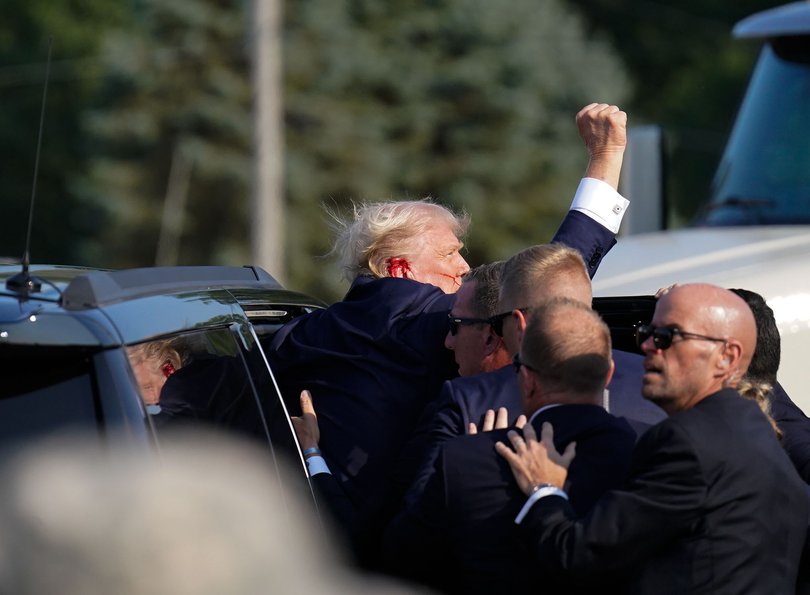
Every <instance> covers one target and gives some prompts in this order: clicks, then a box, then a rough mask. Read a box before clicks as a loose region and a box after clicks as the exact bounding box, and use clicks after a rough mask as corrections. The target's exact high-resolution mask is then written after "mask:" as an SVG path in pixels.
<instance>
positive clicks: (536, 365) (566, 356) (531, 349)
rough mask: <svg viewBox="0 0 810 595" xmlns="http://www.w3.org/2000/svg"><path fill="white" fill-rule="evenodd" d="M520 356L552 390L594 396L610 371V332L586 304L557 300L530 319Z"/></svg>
mask: <svg viewBox="0 0 810 595" xmlns="http://www.w3.org/2000/svg"><path fill="white" fill-rule="evenodd" d="M520 353H521V359H523V361H524V362H525V363H526V364H527V365H529V366H530V367H531V368H532V369H534V371H535V373H536V374H537V376H538V378H539V379H540V380H541V381H542V382H543V383H544V385H545V386H546V387H547V388H548V389H549V390H559V391H566V392H572V393H577V394H586V393H587V394H592V393H595V392H597V391H599V390H602V389H603V388H604V387H605V381H606V380H607V374H608V371H609V370H610V362H611V361H612V352H611V342H610V330H609V329H608V327H607V325H606V324H605V323H604V321H603V320H602V319H601V318H600V317H599V314H598V313H597V312H595V311H594V310H593V309H591V308H590V307H589V306H587V305H586V304H583V303H582V302H579V301H576V300H571V299H567V298H557V299H553V300H550V301H548V302H546V303H545V304H544V305H542V306H540V307H538V308H535V309H534V310H533V311H532V312H531V314H530V315H529V320H528V324H527V325H526V331H525V333H524V335H523V343H522V345H521V348H520Z"/></svg>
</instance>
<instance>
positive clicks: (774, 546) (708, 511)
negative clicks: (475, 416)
mask: <svg viewBox="0 0 810 595" xmlns="http://www.w3.org/2000/svg"><path fill="white" fill-rule="evenodd" d="M638 340H639V341H640V346H641V348H642V349H643V351H644V353H645V359H644V376H643V379H642V393H643V395H644V397H645V398H646V399H648V400H650V401H651V402H653V403H655V404H656V405H658V406H659V407H661V408H662V409H663V410H664V411H665V412H666V413H667V415H668V417H667V419H665V420H664V421H662V422H661V423H659V424H657V425H656V426H654V427H653V428H651V429H650V430H648V431H647V432H646V433H645V434H644V436H643V437H642V438H641V439H640V441H639V443H638V444H637V446H636V448H635V450H634V455H633V462H632V466H631V470H630V474H629V479H628V481H627V482H626V484H625V485H624V487H623V488H621V489H618V490H613V491H611V492H608V493H607V494H606V495H605V496H603V497H602V498H601V499H600V500H599V501H598V502H597V503H596V505H595V506H594V507H593V508H592V509H591V511H590V513H589V514H588V516H586V517H578V516H577V514H576V513H575V512H574V511H573V509H572V508H571V507H570V505H569V504H568V502H567V500H566V497H567V495H566V494H565V492H563V491H562V489H563V487H564V485H565V480H566V476H567V472H568V466H569V465H570V464H571V462H572V461H573V460H575V458H576V454H575V446H574V445H573V444H569V445H567V446H566V447H565V449H564V451H563V452H562V454H560V453H559V452H558V451H557V449H556V448H555V446H554V443H553V428H552V427H551V426H550V425H548V424H546V425H544V426H543V428H542V441H541V442H538V441H537V440H536V437H535V435H534V432H533V430H532V429H531V428H529V426H527V431H526V432H525V433H524V434H525V436H524V437H520V436H518V435H517V433H515V432H510V434H509V438H510V441H511V443H512V446H513V447H514V448H515V450H514V451H513V450H512V449H510V448H508V447H507V446H506V445H505V444H503V443H500V444H498V445H497V446H496V448H497V450H498V452H499V453H500V454H501V455H502V456H504V457H505V458H506V459H507V461H509V463H510V465H511V467H512V470H513V473H514V475H515V478H516V479H517V482H518V485H519V486H520V488H521V490H522V491H523V492H524V494H526V495H527V496H529V498H528V500H527V501H526V504H525V505H524V507H523V509H522V510H521V512H520V514H518V516H517V518H516V522H517V523H518V524H519V529H520V532H521V533H522V534H523V536H524V538H525V540H526V542H527V543H528V544H529V547H531V548H532V550H533V551H534V558H535V560H536V561H537V562H538V563H539V564H540V565H541V567H542V569H541V570H540V571H543V572H546V573H548V574H549V575H550V576H555V577H558V578H560V577H562V578H563V579H564V580H567V581H569V582H570V583H571V585H572V586H573V585H577V586H580V587H581V586H582V585H579V583H581V582H586V583H590V584H599V585H601V586H619V585H620V586H621V589H620V590H621V592H626V593H706V594H708V593H712V594H722V593H728V594H737V593H793V592H794V590H795V582H796V575H797V571H798V563H799V558H800V555H801V551H802V546H803V543H804V540H805V534H806V528H807V518H808V502H807V498H806V495H805V488H804V484H803V482H802V481H801V479H800V478H799V476H798V474H797V473H796V470H795V469H794V467H793V465H792V464H791V462H790V460H789V459H788V457H787V455H786V454H785V452H784V450H783V449H782V448H781V446H780V445H779V442H778V440H777V438H776V436H775V434H774V431H773V429H772V427H771V425H770V423H769V422H768V420H767V419H766V418H765V416H764V415H763V413H762V412H761V410H760V409H759V407H758V406H757V404H756V403H754V402H752V401H748V400H745V399H743V398H742V397H741V396H740V395H739V393H737V391H736V390H735V388H736V386H737V383H738V382H739V381H740V379H742V377H743V376H744V375H745V373H746V370H747V368H748V365H749V363H750V361H751V358H752V356H753V353H754V348H755V345H756V340H757V336H756V326H755V322H754V317H753V314H752V313H751V310H750V308H749V307H748V306H747V304H746V303H745V301H743V300H742V299H741V298H740V297H738V296H736V295H734V294H733V293H731V292H730V291H727V290H725V289H721V288H719V287H715V286H712V285H704V284H693V285H680V286H676V287H674V288H672V289H670V290H669V291H668V292H667V293H666V294H665V295H663V296H662V297H661V298H660V299H659V300H658V303H657V305H656V308H655V314H654V316H653V320H652V323H651V324H650V325H645V326H642V327H641V328H640V329H639V333H638ZM524 438H525V440H524Z"/></svg>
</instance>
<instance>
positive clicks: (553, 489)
mask: <svg viewBox="0 0 810 595" xmlns="http://www.w3.org/2000/svg"><path fill="white" fill-rule="evenodd" d="M546 496H559V497H560V498H565V499H566V500H568V494H566V493H565V492H564V491H562V490H561V489H560V488H558V487H557V486H553V485H544V486H542V487H541V488H540V489H538V490H536V491H534V492H532V495H531V496H529V499H528V500H526V504H524V505H523V508H521V509H520V512H519V513H518V515H517V516H516V517H515V524H516V525H519V524H520V522H521V521H522V520H523V519H524V518H526V515H527V514H529V509H530V508H531V507H532V506H534V503H535V502H537V501H538V500H539V499H540V498H545V497H546Z"/></svg>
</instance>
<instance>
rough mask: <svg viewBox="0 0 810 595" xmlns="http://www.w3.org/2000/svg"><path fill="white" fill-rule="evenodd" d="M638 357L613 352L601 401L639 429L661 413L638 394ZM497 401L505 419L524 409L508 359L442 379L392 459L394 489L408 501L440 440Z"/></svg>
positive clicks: (421, 483) (464, 428)
mask: <svg viewBox="0 0 810 595" xmlns="http://www.w3.org/2000/svg"><path fill="white" fill-rule="evenodd" d="M643 359H644V358H642V357H641V356H640V355H637V354H635V353H627V352H625V351H614V352H613V360H614V362H615V363H616V370H615V373H614V374H613V379H612V380H611V381H610V386H609V387H608V389H609V391H608V392H609V398H608V400H607V403H605V408H606V409H607V410H608V411H609V412H610V413H612V414H613V415H616V416H618V417H624V418H626V420H627V422H628V423H629V424H630V425H631V427H632V428H633V430H634V431H635V432H636V434H638V435H641V434H642V433H644V431H645V430H646V429H647V428H649V427H650V426H651V425H653V424H655V423H658V422H659V421H661V420H662V419H664V418H665V417H666V414H665V413H664V411H663V410H662V409H661V408H660V407H658V406H657V405H654V404H653V403H650V402H649V401H647V400H646V399H644V398H643V397H642V396H641V377H642V374H643V371H644V370H643V367H642V362H643ZM499 407H506V409H507V410H508V411H509V422H510V423H514V421H515V419H517V417H518V415H520V414H521V413H522V411H523V406H522V404H521V398H520V388H519V387H518V382H517V375H516V374H515V371H514V368H513V367H512V366H511V365H510V366H505V367H503V368H501V369H499V370H495V371H494V372H486V373H483V374H477V375H475V376H468V377H463V378H454V379H453V380H449V381H447V382H445V383H444V386H443V387H442V392H441V395H440V396H439V398H438V399H436V400H435V401H434V402H433V403H431V404H430V405H428V407H427V408H426V409H425V412H424V413H423V415H422V418H421V420H420V423H419V426H418V428H417V430H416V431H415V433H414V435H413V437H412V438H411V440H410V441H409V442H408V445H407V446H406V447H405V449H404V450H403V455H402V458H401V459H400V462H399V464H398V465H397V469H396V476H395V481H396V483H397V485H398V486H399V489H401V490H406V491H407V494H406V500H407V501H412V500H413V499H414V498H418V497H419V493H420V492H421V491H422V489H424V486H425V483H426V482H427V480H428V478H429V477H430V474H431V473H432V472H433V464H434V462H435V460H436V456H437V455H438V452H439V449H440V448H441V446H442V444H443V443H444V442H445V441H447V440H449V439H451V438H453V437H455V436H460V435H463V434H466V433H467V426H468V424H469V423H470V422H473V423H475V424H476V425H477V426H478V427H481V424H482V423H483V419H484V415H485V414H486V412H487V410H488V409H494V410H497V409H498V408H499Z"/></svg>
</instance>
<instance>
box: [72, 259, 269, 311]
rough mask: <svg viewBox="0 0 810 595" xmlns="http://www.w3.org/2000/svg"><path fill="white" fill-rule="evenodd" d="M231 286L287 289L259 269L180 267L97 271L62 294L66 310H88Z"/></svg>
mask: <svg viewBox="0 0 810 595" xmlns="http://www.w3.org/2000/svg"><path fill="white" fill-rule="evenodd" d="M229 287H245V288H247V287H253V288H257V289H283V287H282V286H281V284H280V283H279V282H278V281H276V280H275V279H274V278H273V276H272V275H270V274H269V273H268V272H267V271H265V270H264V269H262V268H260V267H256V266H244V267H233V266H177V267H146V268H139V269H126V270H120V271H93V272H90V273H86V274H84V275H79V276H78V277H76V278H74V279H73V280H72V281H71V282H70V283H69V284H68V286H67V287H66V288H65V290H64V291H63V292H62V307H64V308H65V309H66V310H87V309H90V308H97V307H99V306H104V305H108V304H113V303H116V302H122V301H125V300H129V299H134V298H139V297H146V296H150V295H157V294H161V293H176V292H180V291H195V290H205V289H227V288H229Z"/></svg>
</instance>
